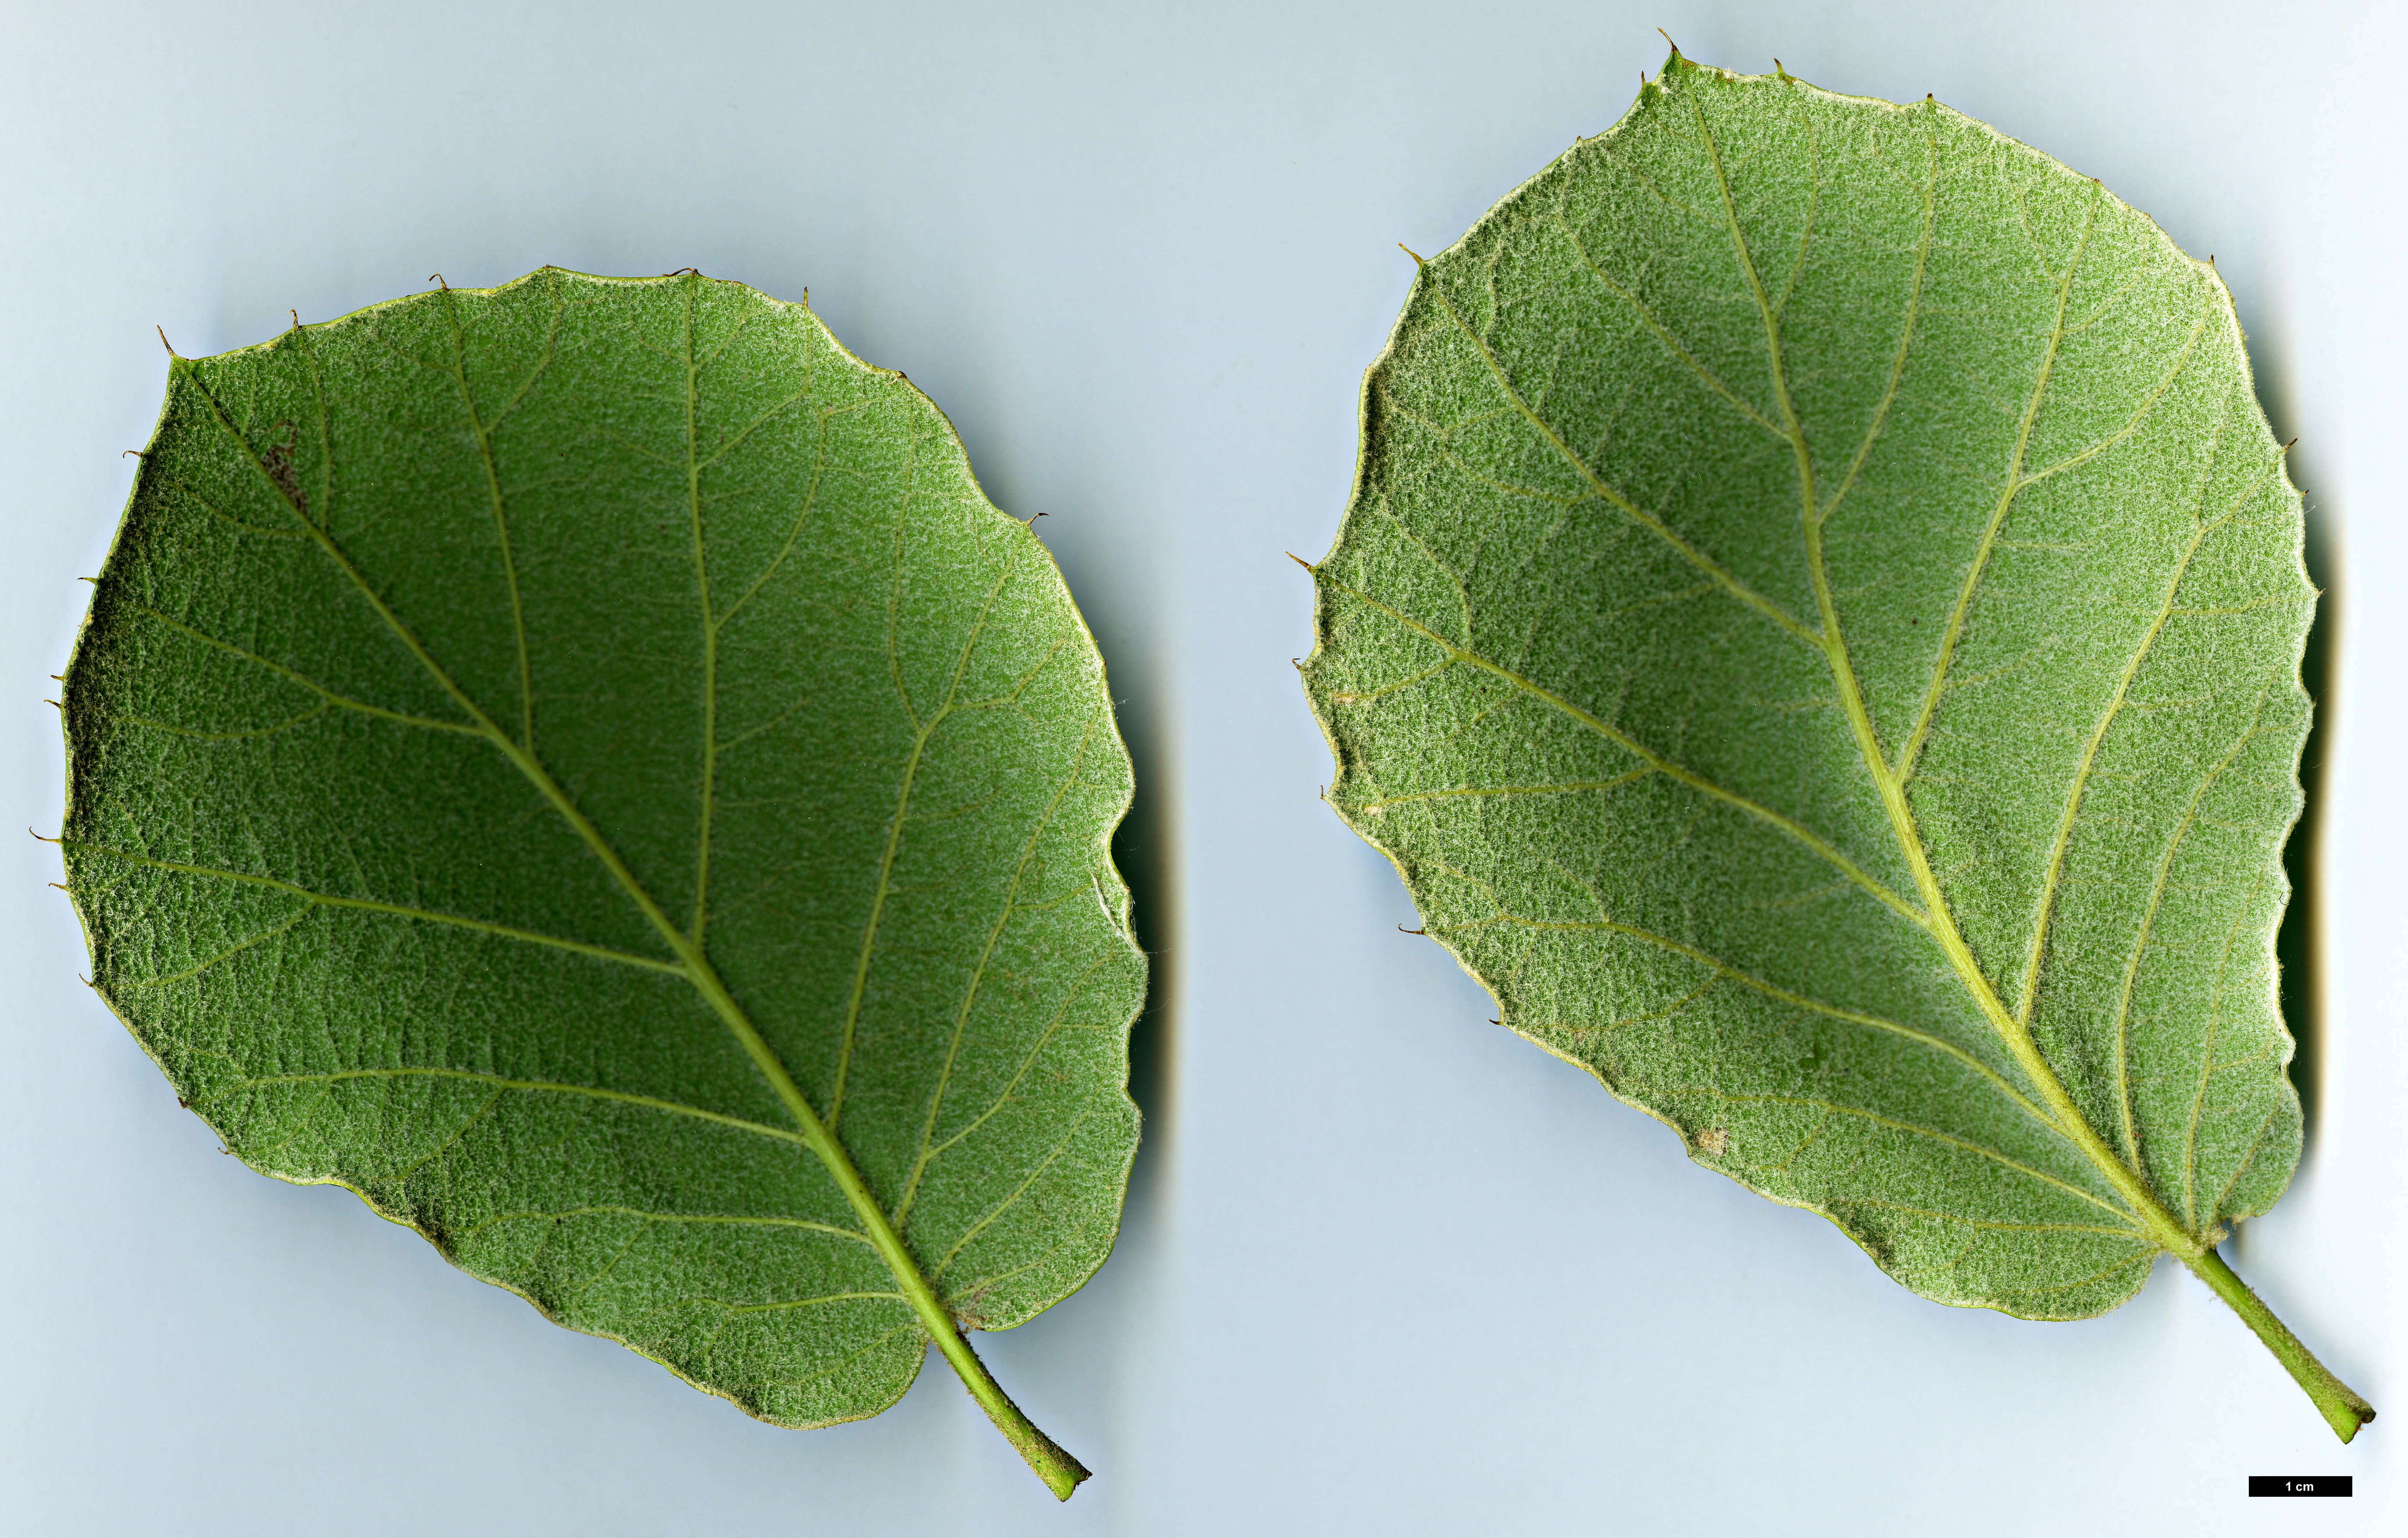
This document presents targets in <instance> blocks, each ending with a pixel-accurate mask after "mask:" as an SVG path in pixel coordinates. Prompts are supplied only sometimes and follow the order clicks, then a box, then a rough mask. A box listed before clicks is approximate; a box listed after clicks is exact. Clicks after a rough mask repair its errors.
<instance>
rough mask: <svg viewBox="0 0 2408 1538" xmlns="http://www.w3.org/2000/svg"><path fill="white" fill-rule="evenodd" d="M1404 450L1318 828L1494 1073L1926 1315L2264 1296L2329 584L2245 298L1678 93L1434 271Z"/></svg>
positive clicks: (2083, 224)
mask: <svg viewBox="0 0 2408 1538" xmlns="http://www.w3.org/2000/svg"><path fill="white" fill-rule="evenodd" d="M1363 434H1364V448H1363V457H1362V464H1361V468H1360V473H1359V480H1358V482H1357V486H1356V490H1355V496H1354V499H1353V502H1352V504H1351V505H1350V507H1349V509H1348V511H1347V515H1346V520H1345V523H1344V525H1343V527H1342V529H1341V530H1340V534H1339V537H1338V540H1337V543H1336V546H1335V548H1334V549H1333V550H1332V551H1331V552H1330V553H1329V555H1328V557H1327V558H1326V560H1324V561H1323V562H1322V563H1321V564H1320V565H1319V566H1318V567H1317V568H1314V569H1315V579H1316V584H1317V592H1318V616H1319V618H1318V625H1319V630H1318V645H1317V648H1316V650H1315V652H1314V654H1313V655H1312V658H1311V660H1310V661H1309V663H1308V664H1307V666H1306V687H1307V690H1308V692H1309V694H1310V696H1311V697H1312V702H1313V705H1314V708H1315V710H1316V711H1317V712H1318V713H1319V715H1320V717H1321V719H1322V722H1323V724H1324V726H1325V727H1326V730H1327V733H1328V735H1329V739H1330V741H1331V743H1332V746H1333V748H1334V751H1335V754H1336V756H1337V762H1338V768H1337V773H1336V779H1335V782H1334V783H1332V784H1331V785H1330V787H1329V791H1328V798H1329V799H1330V801H1331V802H1332V803H1333V804H1334V805H1335V806H1336V807H1337V809H1338V810H1339V812H1340V814H1341V815H1342V816H1344V817H1345V819H1346V820H1347V821H1348V823H1349V824H1350V825H1351V826H1354V827H1355V829H1356V830H1357V831H1358V832H1360V833H1361V834H1362V835H1363V837H1365V838H1366V839H1368V840H1369V841H1371V842H1373V843H1374V844H1376V845H1377V846H1378V847H1379V848H1381V849H1382V850H1383V852H1385V853H1386V854H1387V855H1389V856H1390V857H1391V858H1392V859H1393V860H1394V861H1395V863H1396V864H1397V866H1398V870H1400V871H1401V872H1402V873H1403V875H1404V877H1405V880H1406V882H1407V883H1408V884H1409V886H1410V887H1411V889H1412V895H1413V898H1414V899H1415V901H1416V902H1417V903H1418V904H1419V906H1420V911H1421V913H1422V915H1423V918H1424V922H1425V924H1426V928H1427V931H1428V933H1429V934H1430V935H1431V936H1432V937H1434V938H1436V939H1437V940H1439V941H1441V943H1443V944H1444V945H1446V946H1447V947H1448V948H1449V949H1450V950H1451V951H1452V952H1453V953H1454V954H1455V956H1457V957H1458V958H1460V960H1461V961H1462V963H1463V964H1464V966H1465V967H1466V968H1467V969H1468V970H1470V972H1471V973H1472V974H1473V975H1474V976H1475V977H1477V978H1478V979H1479V980H1480V981H1481V982H1482V983H1484V985H1486V986H1487V987H1488V988H1489V989H1490V990H1491V991H1492V992H1493V993H1494V994H1495V996H1496V997H1497V999H1498V1002H1499V1003H1500V1004H1501V1005H1502V1019H1503V1023H1504V1024H1505V1025H1507V1026H1508V1027H1510V1028H1512V1029H1513V1030H1515V1031H1517V1032H1519V1033H1520V1034H1522V1035H1523V1036H1526V1037H1527V1038H1528V1039H1530V1040H1531V1041H1533V1042H1537V1043H1539V1044H1540V1045H1541V1046H1543V1047H1545V1048H1546V1049H1547V1050H1548V1051H1550V1052H1553V1053H1555V1054H1556V1055H1557V1056H1562V1057H1564V1058H1567V1059H1569V1060H1570V1061H1571V1062H1574V1063H1577V1064H1580V1065H1581V1066H1583V1067H1584V1068H1586V1069H1588V1070H1589V1071H1592V1072H1594V1073H1595V1074H1596V1075H1597V1076H1598V1078H1599V1079H1600V1080H1602V1081H1603V1082H1604V1083H1605V1085H1607V1086H1608V1087H1609V1088H1611V1089H1612V1090H1613V1093H1614V1094H1616V1095H1617V1096H1619V1097H1620V1098H1622V1099H1623V1100H1627V1101H1628V1102H1630V1103H1631V1104H1633V1105H1636V1106H1638V1107H1640V1108H1641V1109H1642V1110H1644V1111H1646V1112H1647V1113H1649V1114H1652V1115H1654V1116H1656V1117H1657V1118H1658V1119H1660V1120H1662V1121H1663V1122H1665V1123H1666V1124H1667V1125H1669V1126H1670V1127H1671V1128H1674V1129H1675V1130H1677V1131H1678V1132H1679V1133H1680V1134H1681V1135H1682V1136H1683V1138H1684V1140H1686V1142H1687V1143H1688V1145H1689V1150H1690V1157H1692V1158H1694V1159H1695V1160H1697V1161H1698V1162H1699V1163H1701V1164H1704V1165H1706V1166H1708V1167H1710V1168H1712V1169H1714V1170H1717V1171H1722V1172H1723V1173H1725V1174H1727V1175H1728V1176H1730V1177H1731V1178H1732V1179H1734V1180H1737V1181H1739V1182H1741V1183H1742V1184H1743V1185H1745V1186H1748V1187H1750V1188H1751V1189H1753V1190H1756V1191H1758V1192H1760V1193H1762V1194H1763V1195H1766V1196H1768V1197H1770V1198H1772V1199H1773V1200H1778V1201H1782V1202H1786V1203H1790V1204H1793V1205H1797V1206H1802V1207H1807V1208H1810V1209H1812V1210H1813V1211H1816V1212H1819V1213H1821V1214H1823V1215H1826V1216H1828V1218H1829V1219H1830V1220H1831V1221H1832V1222H1833V1223H1835V1224H1837V1225H1838V1226H1839V1227H1840V1228H1841V1229H1842V1230H1843V1231H1844V1232H1846V1233H1847V1234H1848V1235H1849V1237H1851V1238H1852V1239H1854V1240H1855V1241H1856V1243H1859V1244H1861V1245H1862V1246H1863V1247H1864V1248H1865V1250H1866V1251H1867V1252H1868V1253H1869V1254H1870V1255H1871V1257H1872V1258H1874V1259H1875V1260H1876V1261H1877V1262H1878V1263H1879V1264H1880V1265H1881V1267H1882V1268H1883V1269H1884V1270H1885V1271H1886V1272H1889V1273H1890V1274H1891V1275H1892V1276H1894V1277H1896V1278H1897V1279H1898V1280H1899V1282H1901V1283H1903V1284H1905V1285H1906V1286H1909V1287H1912V1288H1914V1290H1915V1291H1916V1292H1918V1293H1921V1294H1923V1295H1924V1296H1926V1297H1928V1298H1932V1299H1936V1300H1939V1301H1943V1302H1947V1303H1955V1304H1978V1305H1983V1306H1986V1307H1990V1308H1995V1309H2000V1310H2003V1311H2005V1312H2007V1313H2010V1314H2014V1315H2023V1316H2026V1317H2031V1318H2044V1319H2065V1318H2076V1317H2081V1316H2084V1315H2095V1314H2098V1313H2100V1312H2102V1311H2104V1310H2107V1309H2111V1308H2114V1306H2116V1305H2117V1304H2118V1303H2120V1302H2122V1301H2125V1300H2126V1299H2128V1298H2129V1297H2130V1296H2131V1295H2132V1294H2133V1293H2134V1292H2135V1291H2137V1290H2138V1289H2139V1288H2140V1287H2141V1286H2143V1283H2144V1282H2145V1280H2146V1279H2147V1276H2148V1274H2149V1272H2150V1268H2151V1262H2152V1261H2153V1260H2154V1259H2155V1258H2156V1257H2157V1256H2158V1255H2159V1254H2161V1253H2173V1254H2175V1255H2177V1256H2179V1257H2182V1258H2186V1259H2187V1260H2190V1261H2192V1263H2194V1264H2201V1265H2205V1264H2213V1265H2216V1266H2219V1267H2220V1264H2221V1263H2220V1261H2216V1260H2214V1257H2213V1248H2214V1243H2216V1241H2217V1240H2218V1239H2219V1238H2220V1237H2222V1235H2223V1233H2224V1232H2225V1230H2226V1229H2227V1228H2228V1227H2229V1225H2230V1224H2232V1223H2233V1222H2235V1221H2236V1220H2238V1219H2241V1218H2243V1217H2246V1216H2249V1215H2252V1214H2255V1213H2260V1212H2263V1211H2265V1210H2266V1209H2267V1207H2269V1206H2270V1205H2271V1204H2272V1202H2273V1201H2274V1200H2275V1199H2276V1198H2277V1197H2279V1196H2280V1195H2281V1194H2282V1192H2283V1190H2284V1187H2285V1186H2286V1183H2287V1182H2288V1180H2289V1178H2290V1174H2291V1171H2292V1167H2293V1165H2294V1163H2295V1162H2296V1161H2297V1159H2298V1157H2299V1152H2300V1103H2299V1100H2298V1097H2297V1096H2296V1094H2295V1093H2294V1092H2293V1090H2292V1087H2291V1085H2290V1084H2289V1082H2288V1081H2287V1079H2286V1073H2285V1064H2286V1062H2287V1061H2288V1060H2289V1058H2290V1056H2291V1053H2292V1042H2291V1038H2290V1036H2289V1034H2288V1032H2287V1031H2286V1029H2285V1027H2284V1024H2283V1021H2282V1018H2281V1015H2280V1013H2279V1010H2278V1007H2277V1002H2276V976H2275V969H2274V960H2273V937H2274V931H2275V926H2276V923H2277V921H2278V919H2279V917H2280V915H2281V913H2282V910H2283V905H2284V902H2285V899H2286V896H2287V891H2288V888H2287V885H2286V880H2285V877H2284V873H2283V870H2282V866H2281V861H2280V855H2281V850H2282V847H2283V843H2284V840H2285V838H2286V834H2287V833H2288V830H2289V828H2290V826H2291V825H2292V823H2293V821H2294V819H2295V818H2296V816H2297V814H2298V812H2299V810H2300V790H2299V785H2298V782H2297V776H2296V766H2297V762H2298V758H2299V754H2300V743H2301V740H2302V739H2303V737H2304V735H2305V733H2306V730H2307V726H2308V722H2309V714H2310V704H2309V701H2308V699H2307V697H2306V696H2305V695H2304V693H2303V692H2302V690H2301V688H2300V682H2299V660H2300V649H2301V646H2302V643H2303V640H2304V638H2305V636H2306V632H2307V629H2308V626H2309V624H2310V621H2311V619H2312V617H2313V613H2314V610H2315V591H2314V589H2313V588H2312V587H2311V586H2310V584H2309V582H2308V581H2307V579H2306V575H2305V571H2304V568H2303V567H2302V565H2301V559H2300V539H2301V516H2300V496H2299V494H2298V492H2297V491H2296V490H2295V489H2294V488H2293V487H2292V485H2291V483H2290V482H2289V481H2288V479H2287V477H2286V473H2285V468H2284V459H2283V453H2282V451H2281V449H2280V448H2279V447H2278V446H2277V445H2276V444H2275V442H2274V440H2273V438H2272V435H2271V434H2270V432H2269V431H2268V428H2267V424H2266V421H2265V418H2264V415H2263V413H2262V412H2261V411H2260V410H2259V408H2258V406H2257V400H2256V397H2255V395H2254V394H2253V391H2252V386H2251V382H2250V376H2249V370H2248V364H2247V360H2246V357H2245V355H2244V352H2243V342H2242V336H2241V332H2240V328H2239V326H2238V324H2237V323H2236V322H2235V319H2234V316H2233V311H2232V308H2231V304H2230V301H2229V297H2228V295H2227V293H2226V291H2225V287H2224V285H2223V283H2222V281H2221V280H2219V279H2218V278H2217V277H2216V275H2215V273H2214V269H2213V268H2212V267H2211V266H2207V265H2206V264H2202V263H2199V262H2195V261H2192V260H2191V259H2189V258H2188V257H2186V255H2184V254H2183V252H2180V251H2179V250H2177V249H2176V248H2175V246H2174V245H2173V243H2172V242H2171V240H2170V239H2168V238H2167V237H2166V236H2165V235H2164V234H2163V233H2162V232H2161V231H2159V230H2158V229H2157V227H2156V226H2155V225H2154V224H2153V223H2150V222H2149V221H2148V220H2147V219H2146V218H2145V217H2143V215H2141V214H2140V213H2138V212H2136V211H2135V210H2133V209H2132V208H2128V207H2126V206H2125V205H2124V204H2122V203H2120V202H2118V201H2117V200H2116V199H2115V198H2114V197H2113V196H2111V195H2109V194H2107V193H2106V192H2105V191H2104V190H2103V189H2102V188H2101V187H2100V185H2099V184H2098V183H2097V182H2095V181H2093V180H2090V179H2088V178H2086V177H2082V176H2078V175H2076V174H2074V173H2073V172H2072V171H2071V170H2069V169H2067V168H2066V167H2065V166H2063V165H2059V164H2057V162H2056V161H2054V160H2051V159H2050V158H2048V157H2047V156H2045V155H2043V154H2041V153H2039V152H2038V151H2033V150H2031V149H2028V148H2027V147H2025V146H2023V145H2020V144H2017V143H2014V142H2013V141H2011V140H2009V139H2007V138H2005V137H2002V136H2000V135H1999V134H1998V133H1996V132H1994V131H1993V130H1991V129H1989V128H1987V127H1985V125H1983V124H1982V123H1979V122H1973V121H1972V120H1971V119H1969V118H1966V117H1964V116H1962V115H1960V114H1958V113H1957V112H1954V111H1952V110H1950V109H1949V108H1945V107H1942V106H1941V105H1939V104H1938V103H1936V102H1933V101H1929V100H1926V101H1923V102H1918V103H1914V104H1912V105H1908V106H1894V105H1891V104H1889V103H1885V102H1879V101H1872V100H1867V99H1863V98H1857V97H1848V96H1842V95H1837V94H1834V93H1829V92H1826V91H1822V90H1818V89H1816V88H1814V87H1813V86H1810V85H1807V84H1805V83H1803V82H1801V81H1799V80H1797V79H1793V78H1791V77H1788V76H1786V75H1785V74H1775V75H1772V76H1765V77H1742V76H1735V75H1732V74H1729V73H1727V72H1725V71H1721V70H1714V69H1708V68H1702V67H1699V66H1698V65H1693V64H1691V63H1690V62H1689V61H1687V60H1684V59H1682V58H1680V57H1679V56H1678V55H1677V54H1676V55H1675V56H1674V58H1673V60H1672V61H1671V63H1670V64H1669V65H1667V66H1666V68H1665V70H1664V71H1663V73H1662V74H1661V75H1660V76H1659V77H1658V78H1657V79H1655V80H1652V81H1649V82H1648V83H1647V85H1646V86H1645V87H1644V89H1643V90H1642V93H1641V97H1640V100H1639V102H1638V103H1637V105H1636V106H1634V107H1633V108H1632V109H1631V110H1630V112H1629V114H1628V115H1627V117H1626V118H1624V119H1623V121H1622V122H1620V123H1619V124H1617V125H1616V126H1615V127H1614V128H1613V130H1612V131H1610V132H1608V133H1607V134H1605V135H1603V136H1601V137H1597V138H1593V139H1588V140H1584V141H1583V142H1581V143H1579V144H1577V145H1575V146H1574V147H1573V148H1572V149H1571V150H1570V151H1569V152H1567V153H1566V154H1565V155H1564V156H1563V157H1562V158H1561V159H1559V160H1557V161H1556V162H1555V164H1554V165H1550V166H1549V167H1548V168H1547V169H1546V170H1544V171H1543V172H1541V174H1540V175H1538V176H1537V177H1535V178H1534V179H1532V180H1530V181H1529V182H1527V184H1525V185H1524V186H1523V187H1522V188H1520V189H1519V190H1518V191H1516V192H1514V193H1513V194H1512V195H1511V196H1509V197H1507V198H1506V199H1505V201H1504V202H1502V203H1500V204H1499V205H1498V207H1497V208H1495V209H1493V210H1492V211H1491V212H1490V213H1489V214H1488V215H1487V216H1486V217H1484V219H1483V220H1482V221H1481V222H1480V223H1479V224H1478V225H1477V226H1476V227H1474V228H1473V229H1472V231H1471V232H1470V233H1469V235H1467V236H1466V237H1464V238H1463V239H1462V240H1461V241H1460V242H1458V243H1457V244H1456V245H1455V246H1454V247H1453V248H1451V249H1450V250H1448V251H1447V252H1445V253H1443V254H1442V255H1440V256H1438V257H1436V258H1434V259H1432V260H1430V261H1428V262H1426V263H1425V264H1424V265H1423V266H1422V267H1421V272H1420V277H1419V280H1418V281H1417V282H1416V283H1415V285H1414V288H1413V291H1412V297H1411V299H1410V301H1409V303H1408V304H1407V307H1406V309H1405V312H1404V314H1403V316H1402V318H1401V319H1400V320H1399V322H1398V326H1397V329H1396V332H1395V335H1394V337H1393V338H1392V339H1391V341H1390V343H1389V345H1388V348H1387V350H1386V352H1384V353H1383V355H1382V356H1381V358H1380V360H1379V361H1378V362H1377V363H1376V364H1375V365H1374V366H1373V367H1372V368H1371V370H1370V372H1369V377H1368V379H1367V381H1366V385H1365V393H1364V397H1363ZM2225 1274H2226V1275H2229V1272H2225ZM2234 1285H2235V1286H2238V1284H2237V1283H2235V1284H2234ZM2274 1328H2276V1329H2278V1330H2279V1329H2280V1326H2279V1325H2276V1326H2275V1327H2274ZM2286 1338H2287V1336H2286ZM2293 1344H2296V1343H2293ZM2302 1354H2304V1353H2302ZM2358 1402H2360V1403H2362V1401H2358ZM2353 1414H2354V1412H2353ZM2369 1414H2371V1412H2369ZM2336 1424H2337V1427H2338V1425H2339V1422H2338V1421H2337V1422H2336ZM2348 1424H2349V1427H2350V1429H2352V1430H2354V1429H2355V1425H2356V1420H2355V1419H2352V1420H2350V1421H2349V1422H2348Z"/></svg>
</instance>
